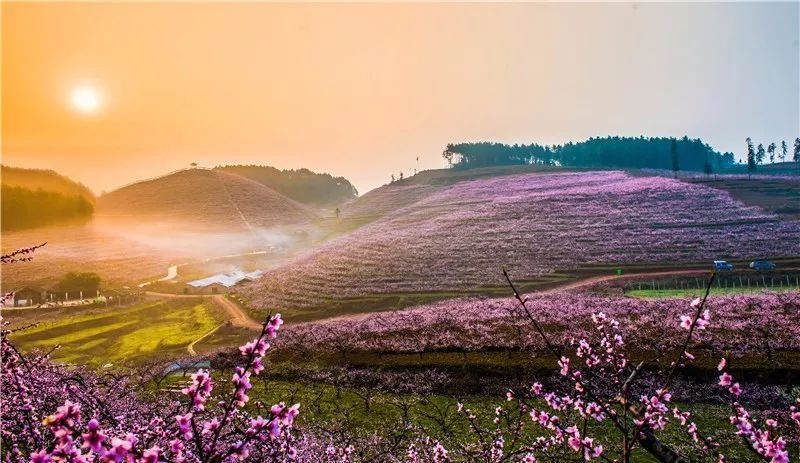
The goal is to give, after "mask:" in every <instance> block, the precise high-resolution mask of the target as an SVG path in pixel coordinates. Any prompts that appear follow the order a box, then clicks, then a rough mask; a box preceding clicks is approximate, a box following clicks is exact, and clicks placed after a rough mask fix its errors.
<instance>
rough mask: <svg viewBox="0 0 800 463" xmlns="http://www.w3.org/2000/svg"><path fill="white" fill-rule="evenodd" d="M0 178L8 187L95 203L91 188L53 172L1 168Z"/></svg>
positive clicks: (0, 181) (8, 167)
mask: <svg viewBox="0 0 800 463" xmlns="http://www.w3.org/2000/svg"><path fill="white" fill-rule="evenodd" d="M0 176H1V177H0V183H2V184H3V186H6V187H22V188H26V189H28V190H32V191H36V190H39V189H41V190H44V191H50V192H53V193H59V194H61V195H64V196H76V195H77V196H81V197H83V198H85V199H86V200H87V201H88V202H90V203H94V201H95V197H94V194H92V191H91V190H89V188H87V187H86V186H84V185H83V184H82V183H78V182H76V181H74V180H71V179H69V178H67V177H65V176H63V175H61V174H59V173H57V172H56V171H53V170H43V169H23V168H20V167H10V166H0Z"/></svg>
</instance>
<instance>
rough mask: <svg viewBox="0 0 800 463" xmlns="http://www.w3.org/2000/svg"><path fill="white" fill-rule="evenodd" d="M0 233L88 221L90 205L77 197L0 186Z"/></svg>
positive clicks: (78, 195)
mask: <svg viewBox="0 0 800 463" xmlns="http://www.w3.org/2000/svg"><path fill="white" fill-rule="evenodd" d="M0 203H2V204H0V209H2V230H3V231H7V230H19V229H25V228H34V227H41V226H44V225H52V224H56V223H63V222H73V221H84V220H88V219H89V218H90V217H91V216H92V213H93V212H94V206H93V205H92V203H91V202H90V201H89V200H87V199H86V198H85V197H83V196H82V195H80V194H74V195H66V194H61V193H56V192H54V191H45V190H43V189H41V188H40V189H37V190H31V189H28V188H24V187H20V186H6V185H3V187H2V197H1V198H0Z"/></svg>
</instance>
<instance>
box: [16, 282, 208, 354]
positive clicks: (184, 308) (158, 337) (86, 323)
mask: <svg viewBox="0 0 800 463" xmlns="http://www.w3.org/2000/svg"><path fill="white" fill-rule="evenodd" d="M210 304H211V303H210V301H203V300H201V299H199V298H198V299H194V298H192V299H174V300H168V301H149V302H144V303H141V304H136V305H132V306H128V307H122V308H116V307H108V308H105V307H102V308H95V309H85V310H77V309H72V310H70V309H60V310H55V311H54V310H46V309H42V310H41V311H40V310H35V311H34V310H30V311H19V312H6V313H5V314H4V317H5V318H6V319H8V320H9V321H11V322H13V323H14V325H15V326H24V325H25V324H27V323H31V322H37V323H39V325H38V326H36V327H33V328H30V329H26V330H23V331H20V332H19V333H15V334H14V335H12V339H13V341H14V342H15V343H17V344H18V345H19V346H20V347H22V348H23V349H26V350H29V349H34V348H36V349H42V350H49V349H51V348H52V347H53V346H55V345H56V344H60V345H61V346H62V347H61V349H59V350H57V351H55V352H54V354H53V357H54V358H55V359H56V360H58V361H63V362H69V363H77V364H83V363H88V364H90V365H95V366H97V365H103V364H105V363H120V362H135V361H137V360H146V359H148V358H152V357H173V356H174V357H185V356H186V355H187V353H186V346H187V345H188V344H189V343H191V342H193V341H194V340H196V339H197V338H199V337H200V336H202V335H203V334H205V333H207V332H208V331H209V330H211V329H212V328H214V327H216V326H217V325H219V324H220V323H221V322H222V321H223V320H222V319H221V318H220V315H219V314H217V312H216V310H215V309H214V308H212V307H211V306H210Z"/></svg>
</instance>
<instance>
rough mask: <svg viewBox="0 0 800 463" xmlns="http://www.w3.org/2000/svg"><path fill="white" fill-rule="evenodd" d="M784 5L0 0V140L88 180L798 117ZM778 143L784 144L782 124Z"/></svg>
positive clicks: (798, 123) (702, 129)
mask: <svg viewBox="0 0 800 463" xmlns="http://www.w3.org/2000/svg"><path fill="white" fill-rule="evenodd" d="M799 8H800V7H799V6H798V3H795V2H791V3H728V4H723V3H704V4H669V3H657V4H653V3H643V4H624V3H606V4H586V3H581V4H543V3H539V4H513V5H512V4H402V5H401V4H347V5H336V4H313V5H310V4H292V5H288V4H270V3H247V4H212V3H176V4H168V3H124V4H110V3H73V4H67V3H64V4H58V3H48V4H34V3H4V4H3V5H2V12H3V15H2V25H3V61H4V66H3V71H2V79H3V81H2V86H3V97H4V98H3V102H2V110H3V135H4V136H3V148H2V153H3V159H2V162H3V163H4V164H7V165H11V166H18V167H31V168H48V169H54V170H56V171H58V172H59V173H62V174H64V175H67V176H69V177H71V178H73V179H75V180H78V181H80V182H82V183H84V184H85V185H87V186H89V187H90V188H92V189H93V190H94V191H95V192H97V193H99V192H100V191H101V190H111V189H113V188H116V187H119V186H121V185H124V184H127V183H130V182H132V181H136V180H140V179H144V178H150V177H153V176H158V175H162V174H165V173H167V172H169V171H172V170H175V169H179V168H184V167H188V165H189V163H190V162H198V163H200V165H202V166H207V167H213V166H215V165H224V164H263V165H271V166H275V167H278V168H282V169H287V168H301V167H305V168H309V169H311V170H314V171H317V172H328V173H330V174H332V175H335V176H339V175H341V176H344V177H346V178H348V179H349V180H350V181H351V182H353V184H354V185H355V186H356V187H357V188H358V190H359V192H361V193H364V192H366V191H368V190H369V189H372V188H374V187H376V186H379V185H381V184H383V183H386V182H387V181H388V179H389V176H390V175H391V174H392V173H395V174H397V173H398V172H400V171H401V170H402V171H403V172H404V173H405V174H406V175H408V174H409V173H410V172H411V171H412V170H413V169H414V168H416V167H417V164H416V161H415V158H416V157H417V156H418V157H419V168H420V169H429V168H438V167H443V166H444V165H445V164H444V161H443V160H442V159H441V151H442V149H443V148H444V146H445V144H447V143H448V142H461V141H481V140H486V141H498V142H508V143H530V142H534V141H535V142H538V143H542V144H553V143H562V142H566V141H580V140H583V139H586V138H589V137H591V136H604V135H626V136H638V135H645V136H683V135H687V136H689V137H691V138H701V139H703V140H704V141H705V142H707V143H709V144H710V145H711V146H712V147H713V148H715V149H716V150H719V151H721V152H725V151H732V152H734V153H735V154H736V155H737V158H741V155H742V151H743V146H744V138H745V137H747V136H750V137H752V138H753V140H754V141H755V142H756V143H764V145H765V146H766V145H767V144H768V143H769V142H773V141H774V142H778V143H780V141H781V140H786V141H787V143H790V142H791V140H793V139H794V138H795V137H796V136H798V131H799V129H798V127H800V115H799V113H800V110H798V103H799V102H800V90H799V87H800V84H799V83H798V82H800V74H799V71H798V69H799V68H800V58H798V36H799V35H800V33H799V32H798V29H799V27H800V26H798V20H797V19H798V14H799ZM790 144H791V143H790Z"/></svg>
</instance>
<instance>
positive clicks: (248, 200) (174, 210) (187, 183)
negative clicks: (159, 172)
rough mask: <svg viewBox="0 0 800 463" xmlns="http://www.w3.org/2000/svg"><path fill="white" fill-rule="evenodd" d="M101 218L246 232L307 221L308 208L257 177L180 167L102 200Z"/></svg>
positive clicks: (98, 204) (124, 188) (193, 228)
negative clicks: (177, 169)
mask: <svg viewBox="0 0 800 463" xmlns="http://www.w3.org/2000/svg"><path fill="white" fill-rule="evenodd" d="M97 206H98V217H99V218H102V219H104V220H109V219H113V220H114V221H116V222H118V223H119V222H124V221H136V222H138V223H141V222H147V223H151V224H156V223H168V224H178V225H180V226H181V227H186V228H191V229H192V230H194V231H203V230H219V231H225V232H235V231H247V230H255V229H259V228H271V227H276V226H283V225H296V224H305V223H308V222H310V221H311V220H313V219H314V218H315V214H314V213H313V212H312V211H311V210H310V209H308V208H307V207H306V206H303V205H302V204H299V203H297V202H295V201H293V200H291V199H289V198H287V197H286V196H283V195H282V194H280V193H278V192H276V191H274V190H272V189H270V188H267V187H266V186H264V185H262V184H260V183H258V182H255V181H253V180H250V179H247V178H244V177H240V176H238V175H234V174H231V173H228V172H223V171H219V170H208V169H189V170H182V171H178V172H175V173H172V174H169V175H166V176H163V177H159V178H155V179H152V180H145V181H142V182H137V183H134V184H132V185H128V186H126V187H123V188H120V189H118V190H115V191H112V192H110V193H108V194H105V195H103V196H101V197H100V198H98V201H97Z"/></svg>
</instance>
